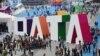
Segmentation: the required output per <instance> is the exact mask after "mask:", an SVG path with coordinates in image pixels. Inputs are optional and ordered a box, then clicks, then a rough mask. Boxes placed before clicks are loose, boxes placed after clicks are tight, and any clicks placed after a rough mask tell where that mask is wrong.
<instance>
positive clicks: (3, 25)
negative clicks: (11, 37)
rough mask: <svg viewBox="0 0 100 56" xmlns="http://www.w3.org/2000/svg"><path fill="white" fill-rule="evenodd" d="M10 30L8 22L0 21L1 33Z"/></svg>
mask: <svg viewBox="0 0 100 56" xmlns="http://www.w3.org/2000/svg"><path fill="white" fill-rule="evenodd" d="M5 32H8V26H7V23H6V22H2V23H0V33H5Z"/></svg>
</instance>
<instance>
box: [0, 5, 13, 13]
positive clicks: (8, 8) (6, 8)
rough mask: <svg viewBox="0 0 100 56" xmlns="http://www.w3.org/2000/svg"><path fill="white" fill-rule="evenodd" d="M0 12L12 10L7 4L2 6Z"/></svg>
mask: <svg viewBox="0 0 100 56" xmlns="http://www.w3.org/2000/svg"><path fill="white" fill-rule="evenodd" d="M0 12H4V13H7V14H10V12H11V10H10V7H9V6H5V7H2V8H0Z"/></svg>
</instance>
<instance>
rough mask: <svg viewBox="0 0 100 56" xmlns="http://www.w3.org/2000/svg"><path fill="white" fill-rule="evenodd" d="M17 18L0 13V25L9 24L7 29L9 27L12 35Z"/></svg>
mask: <svg viewBox="0 0 100 56" xmlns="http://www.w3.org/2000/svg"><path fill="white" fill-rule="evenodd" d="M15 18H16V17H14V16H11V15H8V14H5V13H1V12H0V23H7V27H8V32H9V33H11V32H13V30H14V27H13V26H14V25H13V24H14V19H15Z"/></svg>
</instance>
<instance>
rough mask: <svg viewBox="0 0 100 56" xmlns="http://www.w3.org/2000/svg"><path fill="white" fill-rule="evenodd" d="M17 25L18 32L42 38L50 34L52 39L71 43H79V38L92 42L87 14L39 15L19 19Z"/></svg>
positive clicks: (16, 30)
mask: <svg viewBox="0 0 100 56" xmlns="http://www.w3.org/2000/svg"><path fill="white" fill-rule="evenodd" d="M21 22H23V24H21ZM15 26H17V27H15V28H16V29H15V32H16V34H18V33H19V34H24V33H27V34H28V35H30V36H36V37H37V36H40V37H41V38H43V37H44V36H45V37H47V36H50V38H51V40H57V41H58V40H59V39H63V40H65V41H66V42H69V43H78V42H79V40H81V41H82V42H83V41H86V42H88V43H89V42H92V38H91V34H90V27H89V24H88V18H87V15H86V14H73V15H63V16H47V17H45V16H39V17H34V18H33V19H24V20H17V21H16V24H15ZM21 27H22V28H21ZM19 30H20V31H19ZM21 30H22V31H21Z"/></svg>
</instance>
